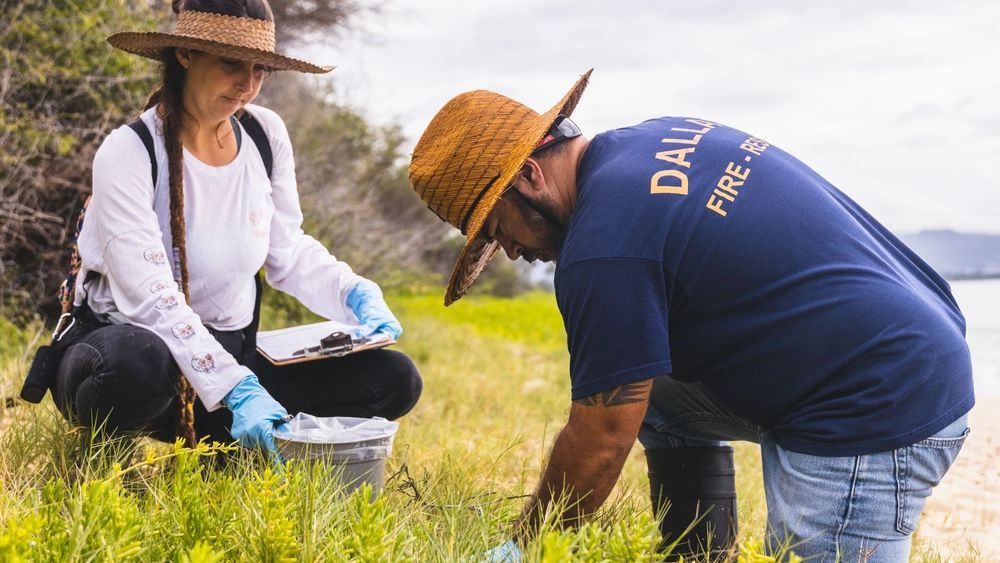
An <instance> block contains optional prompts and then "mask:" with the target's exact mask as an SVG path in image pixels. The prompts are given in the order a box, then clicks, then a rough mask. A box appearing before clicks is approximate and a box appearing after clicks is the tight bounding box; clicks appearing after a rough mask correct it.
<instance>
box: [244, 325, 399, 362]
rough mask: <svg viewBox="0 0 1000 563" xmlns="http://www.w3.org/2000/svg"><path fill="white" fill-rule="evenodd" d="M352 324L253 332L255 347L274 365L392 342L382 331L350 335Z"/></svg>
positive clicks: (346, 352) (373, 347)
mask: <svg viewBox="0 0 1000 563" xmlns="http://www.w3.org/2000/svg"><path fill="white" fill-rule="evenodd" d="M356 328H357V327H356V326H353V325H348V324H344V323H341V322H337V321H325V322H319V323H312V324H307V325H300V326H293V327H289V328H282V329H278V330H263V331H260V332H258V333H257V351H258V352H260V354H261V355H262V356H264V357H265V358H267V361H269V362H271V363H272V364H273V365H276V366H283V365H288V364H297V363H300V362H311V361H313V360H319V359H323V358H336V357H340V356H346V355H347V354H353V353H355V352H363V351H365V350H374V349H376V348H382V347H385V346H389V345H390V344H395V343H396V341H395V340H393V339H392V338H389V336H387V335H385V334H380V333H376V334H374V335H372V336H370V337H364V338H352V337H351V333H352V331H353V329H356Z"/></svg>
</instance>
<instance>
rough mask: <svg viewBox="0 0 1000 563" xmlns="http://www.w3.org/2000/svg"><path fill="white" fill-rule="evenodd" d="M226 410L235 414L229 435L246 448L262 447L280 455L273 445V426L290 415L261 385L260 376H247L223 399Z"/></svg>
mask: <svg viewBox="0 0 1000 563" xmlns="http://www.w3.org/2000/svg"><path fill="white" fill-rule="evenodd" d="M223 403H224V404H225V405H226V408H227V409H229V410H231V411H232V412H233V427H232V428H231V429H230V430H229V433H230V434H232V435H233V438H236V441H237V442H239V443H240V445H241V446H243V447H244V448H255V447H262V448H264V449H265V450H267V451H269V452H271V453H277V448H275V446H274V436H273V433H274V427H275V425H276V424H281V423H282V420H283V419H284V418H285V417H286V416H288V411H286V410H285V407H283V406H281V405H280V404H279V403H278V401H275V400H274V398H273V397H271V395H270V394H269V393H268V392H267V391H266V390H265V389H264V388H263V387H261V386H260V381H258V380H257V376H256V375H253V374H250V375H248V376H246V377H244V378H243V379H242V380H241V381H240V382H239V383H237V384H236V387H233V390H232V391H230V392H229V394H228V395H226V398H225V399H223Z"/></svg>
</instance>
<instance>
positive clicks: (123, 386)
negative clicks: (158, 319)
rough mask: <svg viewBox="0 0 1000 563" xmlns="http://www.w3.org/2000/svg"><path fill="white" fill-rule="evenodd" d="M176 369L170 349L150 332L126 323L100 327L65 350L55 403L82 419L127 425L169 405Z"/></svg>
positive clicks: (115, 426)
mask: <svg viewBox="0 0 1000 563" xmlns="http://www.w3.org/2000/svg"><path fill="white" fill-rule="evenodd" d="M175 372H176V369H175V368H173V360H172V357H171V355H170V350H169V349H168V348H167V346H166V344H164V343H163V341H162V340H161V339H160V338H159V337H158V336H156V335H155V334H153V333H152V332H150V331H148V330H145V329H142V328H139V327H134V326H130V325H112V326H107V327H102V328H100V329H97V330H95V331H93V332H92V333H90V334H87V335H86V336H84V337H83V338H81V339H80V341H78V342H76V343H74V344H73V345H71V346H70V347H69V348H68V349H67V351H66V354H65V356H64V357H63V360H62V362H60V366H59V374H58V381H57V385H56V387H57V391H58V393H57V394H56V395H57V403H59V404H60V408H61V410H63V412H64V414H67V415H68V416H75V417H76V418H77V420H78V421H79V422H80V423H81V424H86V425H94V426H96V425H100V424H107V426H108V428H109V430H115V429H131V428H133V427H136V426H140V425H142V424H143V423H144V422H146V421H148V420H150V419H152V418H154V417H155V416H156V415H158V414H160V413H161V412H162V411H163V409H165V408H166V407H167V406H168V405H169V403H170V401H171V400H172V398H173V396H174V395H175V394H176V392H177V391H176V375H175ZM68 411H72V412H68Z"/></svg>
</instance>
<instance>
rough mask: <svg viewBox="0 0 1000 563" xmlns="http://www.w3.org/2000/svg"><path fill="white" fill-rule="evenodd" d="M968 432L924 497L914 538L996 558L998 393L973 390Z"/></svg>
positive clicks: (999, 554)
mask: <svg viewBox="0 0 1000 563" xmlns="http://www.w3.org/2000/svg"><path fill="white" fill-rule="evenodd" d="M969 428H970V429H971V431H970V432H969V437H968V438H966V440H965V444H964V445H963V446H962V451H961V453H959V455H958V458H957V459H956V460H955V464H954V465H952V467H951V469H950V470H949V471H948V473H947V474H946V475H945V476H944V479H943V480H942V481H941V484H940V485H938V486H937V487H935V489H934V491H933V493H932V494H931V497H930V498H929V499H927V505H926V506H925V507H924V513H923V517H922V518H921V522H920V525H919V527H918V528H917V531H916V532H915V536H914V537H915V538H916V539H917V541H918V542H919V543H920V544H922V545H924V546H925V547H931V546H933V547H935V548H936V549H937V550H938V551H939V552H940V553H941V555H942V556H943V557H945V558H947V557H948V556H949V554H951V553H955V554H962V553H968V552H969V544H970V543H972V544H975V545H976V546H977V547H978V549H979V555H980V557H982V559H983V560H990V561H992V560H1000V535H998V534H997V530H998V529H1000V395H995V394H983V395H981V396H980V395H977V396H976V406H975V407H973V408H972V411H971V412H970V413H969Z"/></svg>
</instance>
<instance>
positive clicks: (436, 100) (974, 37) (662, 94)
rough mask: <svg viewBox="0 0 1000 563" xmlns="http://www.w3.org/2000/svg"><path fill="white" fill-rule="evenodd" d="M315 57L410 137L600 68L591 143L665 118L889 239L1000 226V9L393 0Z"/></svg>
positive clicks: (540, 99)
mask: <svg viewBox="0 0 1000 563" xmlns="http://www.w3.org/2000/svg"><path fill="white" fill-rule="evenodd" d="M363 25H364V28H365V29H366V33H365V34H364V36H361V35H357V36H353V37H349V38H347V39H344V40H341V41H340V42H338V43H336V44H333V45H327V46H324V47H320V46H315V47H313V48H311V49H310V50H309V51H308V56H309V57H311V58H312V59H316V60H317V62H320V63H323V64H336V65H338V68H337V70H335V71H334V72H333V74H332V75H331V76H332V77H333V80H335V83H336V85H337V89H338V92H339V94H340V97H341V99H342V100H343V101H346V102H348V103H350V104H351V105H353V106H355V107H356V108H358V109H360V110H361V111H362V112H363V113H364V114H365V115H366V116H367V117H368V118H370V119H371V120H372V121H374V122H376V123H392V122H396V123H399V124H400V125H401V126H402V127H403V129H404V131H405V132H406V134H407V135H408V137H409V138H410V140H411V146H412V143H415V142H416V139H417V138H419V136H420V134H421V132H422V131H423V128H424V127H425V126H426V125H427V123H428V122H429V121H430V119H431V118H432V117H433V115H434V114H435V113H436V112H437V110H438V109H440V108H441V106H443V105H444V104H445V102H447V101H448V100H449V99H450V98H451V97H453V96H454V95H456V94H458V93H460V92H463V91H467V90H474V89H477V88H486V89H490V90H495V91H497V92H501V93H503V94H506V95H508V96H510V97H512V98H515V99H517V100H519V101H522V102H524V103H526V104H528V105H529V106H531V107H533V108H534V109H536V110H541V111H544V110H546V109H548V108H549V107H551V106H552V105H553V104H554V103H555V102H556V101H557V100H558V99H559V98H560V97H561V96H562V95H563V94H564V93H565V91H566V90H567V89H568V88H569V87H570V86H571V85H572V83H573V81H574V80H575V79H576V78H577V77H578V76H579V75H580V74H582V73H583V72H584V71H586V70H587V69H588V68H594V74H593V76H592V77H591V82H590V86H589V87H588V89H587V91H586V92H585V93H584V96H583V99H582V101H581V102H580V105H579V106H578V108H577V110H576V112H575V114H574V120H575V121H577V123H579V124H580V125H581V127H582V128H583V129H584V133H585V134H587V135H590V136H592V135H593V134H595V133H599V132H601V131H604V130H606V129H611V128H614V127H619V126H625V125H631V124H634V123H637V122H639V121H642V120H644V119H647V118H651V117H657V116H661V115H684V116H693V117H701V118H705V119H710V120H713V121H718V122H721V123H724V124H726V125H730V126H733V127H736V128H738V129H742V130H744V131H747V132H749V133H751V134H753V135H756V136H758V137H762V138H764V139H766V140H768V141H769V142H771V143H773V144H775V145H778V146H780V147H781V148H783V149H785V150H787V151H789V152H791V153H792V154H794V155H795V156H797V157H798V158H800V159H801V160H803V161H805V162H806V163H807V164H809V165H810V166H812V167H813V168H814V169H816V170H817V171H818V172H819V173H821V174H822V175H824V176H825V177H826V178H827V179H829V180H831V181H832V182H833V183H834V184H835V185H837V186H838V187H839V188H840V189H841V190H843V191H844V192H846V193H847V194H848V195H850V196H851V197H853V198H854V199H856V200H858V201H859V202H860V203H861V204H862V205H863V206H865V207H866V208H867V209H868V210H869V211H870V212H871V213H873V214H874V215H875V216H876V217H877V218H879V219H880V220H881V221H882V222H883V223H885V224H886V225H887V226H888V227H889V228H890V229H892V230H894V231H896V232H899V233H906V232H913V231H918V230H921V229H941V228H950V229H955V230H961V231H967V232H991V233H1000V2H997V1H993V0H991V1H961V0H940V1H934V2H932V1H922V2H921V1H914V2H902V1H882V2H872V1H870V0H869V1H858V0H837V1H835V2H830V1H823V2H805V1H801V0H799V1H793V0H780V1H770V2H768V1H763V0H762V1H757V2H736V1H720V0H691V1H685V2H680V1H675V0H669V1H665V0H661V1H654V0H613V1H612V0H575V1H562V0H559V1H557V0H506V1H504V2H482V1H475V0H423V1H419V2H403V1H400V0H388V2H387V4H386V7H385V9H384V10H383V13H382V14H381V15H380V16H379V17H377V18H374V17H369V18H367V19H365V21H364V22H363Z"/></svg>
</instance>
